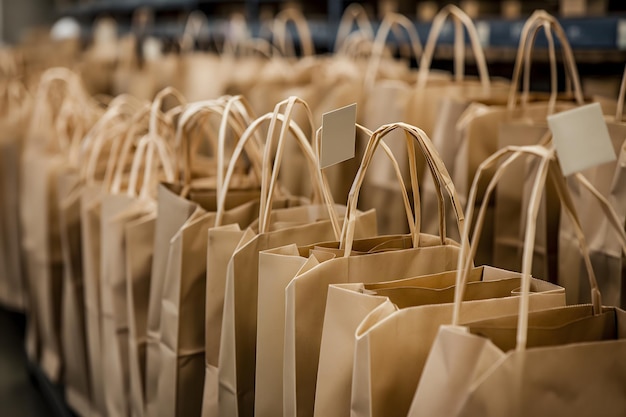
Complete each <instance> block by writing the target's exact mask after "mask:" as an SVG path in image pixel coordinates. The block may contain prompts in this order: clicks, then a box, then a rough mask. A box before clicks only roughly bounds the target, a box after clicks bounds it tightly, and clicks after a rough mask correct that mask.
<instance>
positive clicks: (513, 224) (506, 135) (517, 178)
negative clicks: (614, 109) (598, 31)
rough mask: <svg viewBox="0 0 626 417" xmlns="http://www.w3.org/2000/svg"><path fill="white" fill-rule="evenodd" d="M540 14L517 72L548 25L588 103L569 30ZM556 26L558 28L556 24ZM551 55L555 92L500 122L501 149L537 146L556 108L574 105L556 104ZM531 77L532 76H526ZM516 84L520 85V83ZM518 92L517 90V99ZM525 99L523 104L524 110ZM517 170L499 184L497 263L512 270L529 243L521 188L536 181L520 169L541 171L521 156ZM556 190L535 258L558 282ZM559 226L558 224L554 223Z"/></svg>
mask: <svg viewBox="0 0 626 417" xmlns="http://www.w3.org/2000/svg"><path fill="white" fill-rule="evenodd" d="M535 16H537V17H536V18H533V17H531V18H530V19H529V20H528V21H527V22H526V25H525V28H524V31H523V32H524V35H525V37H526V38H525V39H524V40H522V41H521V42H520V52H521V51H522V50H523V55H522V54H521V53H518V57H522V56H523V59H519V60H518V61H517V62H516V72H515V75H516V76H517V77H516V78H515V80H516V81H517V80H519V75H520V73H521V71H520V68H521V65H522V62H524V63H525V64H526V68H525V71H529V66H530V53H531V51H532V48H533V43H534V40H535V37H536V34H537V32H538V31H539V29H540V28H542V27H543V28H544V29H545V30H546V31H552V30H554V32H555V33H556V34H557V35H558V36H559V39H560V40H561V43H562V44H564V47H563V48H564V60H565V63H566V65H567V69H566V71H567V73H568V74H570V77H571V78H572V80H573V84H574V88H575V93H576V99H577V102H576V105H581V104H584V101H583V96H582V90H581V88H580V81H579V78H578V72H577V69H576V64H575V62H574V58H573V55H572V53H571V48H570V47H569V44H567V39H566V38H565V35H564V32H563V29H562V28H560V27H559V26H557V25H558V23H556V21H555V20H554V18H552V17H551V16H549V17H543V16H540V15H535ZM552 28H554V29H552ZM547 36H548V41H549V42H550V44H551V45H552V42H553V39H552V34H548V35H547ZM550 60H551V65H552V69H553V72H552V79H551V83H552V94H551V96H550V100H549V101H548V103H546V104H545V105H543V106H542V105H540V104H533V113H534V115H535V116H536V117H538V118H536V119H534V120H533V119H531V118H529V117H528V115H526V117H524V116H522V117H521V118H520V117H519V116H518V117H516V118H511V119H509V120H508V121H505V122H503V123H501V124H500V127H499V129H500V132H499V140H498V145H499V147H500V148H504V147H506V146H514V145H517V146H522V145H534V144H537V143H540V142H541V140H542V136H543V135H544V134H545V133H546V132H547V130H548V129H547V123H546V120H545V117H546V116H547V115H549V114H551V113H553V112H555V111H563V110H565V109H569V108H572V107H573V106H572V104H567V103H561V104H559V105H558V106H556V98H557V84H558V83H557V80H556V75H555V71H556V69H555V66H556V57H555V55H554V48H553V46H551V49H550ZM527 79H528V76H527V78H526V80H527ZM514 84H517V82H515V83H514ZM513 97H514V94H513V92H512V94H511V98H513ZM513 103H514V102H513V101H509V109H513V108H514V104H513ZM524 105H525V103H522V111H523V107H524ZM542 108H543V109H545V113H544V115H542V114H541V111H542ZM514 164H515V165H516V169H512V171H510V173H509V174H505V175H504V176H503V177H502V180H501V181H502V182H501V183H500V184H501V186H500V187H498V191H497V192H496V202H495V213H494V216H495V218H494V234H495V239H494V265H496V266H499V267H501V268H505V269H510V270H514V271H519V270H521V264H520V259H521V256H520V255H521V249H522V248H523V232H522V231H520V224H521V223H522V220H523V219H522V217H523V214H522V212H523V210H521V208H520V204H522V205H523V202H522V200H523V199H524V194H523V193H520V190H526V192H528V188H529V184H532V178H531V175H530V174H528V175H523V176H522V175H519V172H536V170H535V169H533V167H532V166H531V167H525V163H524V162H523V161H517V162H515V163H514ZM553 195H554V192H553V190H552V192H547V193H546V196H545V197H544V203H543V204H542V207H541V214H540V216H539V218H538V220H537V241H536V242H535V259H534V261H533V276H536V277H538V278H542V279H548V280H551V281H552V282H555V281H556V274H557V263H556V255H557V254H556V251H557V240H558V235H557V231H556V229H555V228H556V227H557V226H556V225H558V223H559V212H560V208H559V204H558V202H556V201H555V200H554V198H552V196H553ZM553 225H554V226H553Z"/></svg>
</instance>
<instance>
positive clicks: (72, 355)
mask: <svg viewBox="0 0 626 417" xmlns="http://www.w3.org/2000/svg"><path fill="white" fill-rule="evenodd" d="M58 190H59V193H58V198H59V202H58V205H59V224H60V228H61V248H62V252H63V296H62V311H61V319H62V328H61V330H62V333H61V335H60V336H61V341H62V347H63V358H64V362H65V376H64V385H65V396H66V399H67V403H68V405H69V406H70V407H71V408H72V409H73V410H74V411H75V412H76V413H78V414H79V415H83V416H86V415H90V414H91V412H92V402H91V401H92V397H91V387H90V385H91V381H90V378H91V375H90V370H89V360H88V357H87V353H88V349H87V335H86V323H85V294H84V284H83V261H82V259H83V258H82V251H81V249H82V247H81V224H80V194H81V191H82V184H81V182H80V179H79V176H78V175H77V174H76V173H69V172H68V173H66V174H65V175H62V176H60V177H59V179H58Z"/></svg>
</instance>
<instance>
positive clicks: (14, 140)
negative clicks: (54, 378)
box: [0, 80, 32, 311]
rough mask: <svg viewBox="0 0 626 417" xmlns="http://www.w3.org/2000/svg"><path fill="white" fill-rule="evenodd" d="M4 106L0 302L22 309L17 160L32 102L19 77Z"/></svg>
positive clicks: (0, 170) (0, 156)
mask: <svg viewBox="0 0 626 417" xmlns="http://www.w3.org/2000/svg"><path fill="white" fill-rule="evenodd" d="M5 93H6V94H7V97H6V98H5V103H6V104H5V105H6V107H5V108H2V109H1V110H0V112H1V114H2V116H1V118H0V125H1V126H2V127H1V129H2V132H3V133H2V135H1V136H0V189H1V190H2V191H1V192H2V194H1V198H0V215H1V216H2V220H1V221H0V222H1V223H2V224H1V225H0V246H2V249H1V253H0V259H2V261H0V262H2V263H3V266H4V268H3V269H0V273H2V278H1V279H0V281H1V282H0V303H1V304H2V305H3V306H4V307H6V308H9V309H12V310H16V311H26V308H27V296H26V287H25V283H24V274H23V270H24V266H23V265H22V263H23V260H22V254H21V252H20V245H21V230H20V221H19V215H20V209H19V198H18V196H19V185H20V160H21V155H22V148H23V140H24V137H25V133H26V121H27V119H28V116H29V114H30V111H31V108H32V101H31V100H30V98H29V95H28V93H27V91H26V87H25V86H24V85H23V84H22V82H20V81H19V80H11V81H8V82H7V86H6V90H5Z"/></svg>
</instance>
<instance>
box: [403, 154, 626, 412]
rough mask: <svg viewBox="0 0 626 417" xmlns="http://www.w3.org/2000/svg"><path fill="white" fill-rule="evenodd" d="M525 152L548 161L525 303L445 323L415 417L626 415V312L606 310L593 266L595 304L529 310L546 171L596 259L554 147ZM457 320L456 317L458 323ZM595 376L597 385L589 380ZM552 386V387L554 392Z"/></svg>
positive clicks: (531, 214)
mask: <svg viewBox="0 0 626 417" xmlns="http://www.w3.org/2000/svg"><path fill="white" fill-rule="evenodd" d="M517 149H521V150H524V148H517ZM525 150H528V151H529V152H533V153H535V154H536V155H538V156H540V157H541V160H542V164H541V165H540V168H539V169H540V170H541V175H539V176H538V178H537V180H536V182H535V186H534V189H533V198H532V200H531V204H530V206H529V208H528V216H527V218H528V219H529V223H528V228H527V231H528V237H529V239H528V240H527V242H528V246H527V247H525V248H524V264H523V265H524V268H523V272H522V275H523V277H524V278H523V279H524V281H526V282H525V283H524V285H523V286H522V301H523V302H521V303H520V308H519V313H518V314H517V315H514V316H509V317H502V318H497V319H492V320H484V321H480V322H473V323H468V324H467V325H466V326H464V327H459V326H458V325H456V323H455V325H452V326H445V327H442V328H441V329H440V331H439V334H438V336H437V339H436V340H435V343H434V345H433V348H432V350H431V353H430V355H429V358H428V360H427V363H426V365H425V368H424V373H423V376H422V379H421V381H420V384H419V386H418V389H417V391H416V394H415V398H414V400H413V404H412V407H411V413H410V414H409V415H411V416H417V415H429V416H433V415H435V416H438V415H442V416H443V415H446V416H450V415H477V414H480V415H494V416H495V415H510V414H518V415H551V416H552V415H587V414H589V413H596V412H598V413H601V414H602V415H621V414H622V413H623V411H624V409H626V404H625V403H624V397H623V396H622V395H621V394H618V391H619V390H618V391H615V387H617V386H621V384H623V381H624V379H625V378H626V369H624V367H623V366H622V365H621V362H623V361H619V360H617V361H616V359H615V358H619V356H620V353H619V352H620V351H623V347H624V342H623V340H622V339H623V337H624V331H623V327H624V326H623V324H622V323H621V319H622V317H623V315H624V313H623V311H621V310H619V309H617V308H614V307H608V308H607V307H601V298H600V292H599V291H598V286H597V282H596V280H595V276H594V274H593V270H592V269H589V274H590V281H591V282H590V284H591V287H592V293H593V295H592V299H593V300H594V303H593V305H578V306H570V307H561V308H554V309H548V310H544V311H540V312H535V313H529V311H528V297H529V292H528V278H529V277H530V274H529V272H530V268H531V263H532V253H533V250H532V245H533V244H534V239H532V237H533V236H532V235H533V232H534V224H533V223H532V222H533V221H534V220H535V218H536V215H537V212H538V209H539V201H540V198H541V192H542V188H543V182H545V180H546V177H547V175H548V172H549V173H550V174H551V177H552V179H553V181H555V186H556V188H557V190H558V192H559V196H560V197H561V201H562V203H563V206H564V207H565V208H566V209H567V213H568V215H570V217H571V219H572V221H573V223H574V224H575V227H576V230H577V233H576V234H577V236H578V237H579V239H580V244H581V250H582V252H583V254H584V256H585V258H586V260H587V265H588V266H590V265H591V263H590V260H589V252H588V248H587V246H586V243H585V239H584V235H583V232H582V229H581V227H580V223H579V221H578V216H577V213H576V211H575V208H574V207H573V205H572V200H571V197H570V196H569V195H568V192H567V187H566V185H565V181H564V180H563V177H562V173H561V171H560V168H559V166H558V162H557V161H556V159H555V157H554V151H548V150H546V149H545V148H543V149H541V148H537V147H534V149H533V148H530V147H529V148H525ZM499 154H500V155H502V154H503V153H499ZM496 156H498V155H496ZM491 161H492V162H493V161H494V158H492V159H491ZM494 179H495V177H494ZM470 207H471V206H470ZM607 207H608V205H607ZM609 210H610V208H609ZM616 225H617V227H616V229H617V231H618V233H619V234H620V241H621V243H622V246H623V249H624V250H626V234H624V231H623V229H622V227H621V225H620V224H617V222H616ZM460 306H461V297H460V294H457V296H456V297H455V310H456V311H457V312H458V308H459V307H460ZM458 317H459V316H458V315H455V320H456V319H458ZM581 358H584V360H581ZM444 363H445V365H444ZM589 378H594V381H598V383H596V384H592V385H590V384H589V380H590V379H589ZM608 381H610V382H608ZM546 386H550V387H552V388H551V390H550V394H549V395H547V393H546V391H545V387H546ZM494 394H497V395H494Z"/></svg>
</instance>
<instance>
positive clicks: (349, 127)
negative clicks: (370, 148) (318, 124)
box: [320, 103, 356, 168]
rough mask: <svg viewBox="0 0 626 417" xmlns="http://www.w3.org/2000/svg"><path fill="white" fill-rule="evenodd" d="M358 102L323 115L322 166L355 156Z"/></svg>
mask: <svg viewBox="0 0 626 417" xmlns="http://www.w3.org/2000/svg"><path fill="white" fill-rule="evenodd" d="M355 143H356V103H354V104H350V105H349V106H346V107H342V108H340V109H337V110H333V111H331V112H328V113H324V114H323V115H322V146H321V152H320V153H321V155H320V168H327V167H329V166H331V165H335V164H338V163H340V162H343V161H346V160H348V159H351V158H354V148H355Z"/></svg>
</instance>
